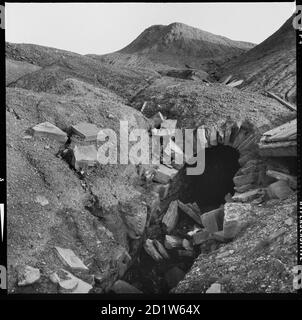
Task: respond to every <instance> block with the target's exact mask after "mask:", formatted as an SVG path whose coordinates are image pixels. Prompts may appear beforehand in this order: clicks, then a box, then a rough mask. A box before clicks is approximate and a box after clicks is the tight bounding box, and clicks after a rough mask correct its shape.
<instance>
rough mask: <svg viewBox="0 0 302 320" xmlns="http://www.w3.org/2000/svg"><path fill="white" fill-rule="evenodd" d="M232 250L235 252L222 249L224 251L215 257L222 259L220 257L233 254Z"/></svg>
mask: <svg viewBox="0 0 302 320" xmlns="http://www.w3.org/2000/svg"><path fill="white" fill-rule="evenodd" d="M234 252H235V251H234V250H228V251H224V252H222V253H219V254H218V255H217V256H216V259H222V258H225V257H228V256H229V255H231V254H233V253H234Z"/></svg>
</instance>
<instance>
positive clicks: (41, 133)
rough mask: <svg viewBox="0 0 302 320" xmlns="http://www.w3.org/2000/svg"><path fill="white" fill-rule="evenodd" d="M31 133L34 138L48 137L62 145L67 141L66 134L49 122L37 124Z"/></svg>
mask: <svg viewBox="0 0 302 320" xmlns="http://www.w3.org/2000/svg"><path fill="white" fill-rule="evenodd" d="M31 131H32V135H33V136H34V137H46V138H49V139H54V140H56V141H58V142H62V143H65V142H66V141H67V134H66V132H64V131H62V130H61V129H59V128H58V127H56V126H55V125H53V124H52V123H50V122H47V121H46V122H43V123H39V124H37V125H36V126H34V127H33V128H32V129H31Z"/></svg>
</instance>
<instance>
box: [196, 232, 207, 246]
mask: <svg viewBox="0 0 302 320" xmlns="http://www.w3.org/2000/svg"><path fill="white" fill-rule="evenodd" d="M209 237H210V232H209V231H207V230H201V231H198V232H196V233H195V234H193V243H194V245H199V244H201V243H203V242H204V241H206V240H208V239H209Z"/></svg>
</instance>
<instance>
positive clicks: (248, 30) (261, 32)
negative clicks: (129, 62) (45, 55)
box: [5, 2, 295, 54]
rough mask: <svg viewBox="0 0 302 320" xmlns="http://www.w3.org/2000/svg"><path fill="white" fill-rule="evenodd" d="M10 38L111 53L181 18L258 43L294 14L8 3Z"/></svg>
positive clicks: (288, 10) (265, 9) (253, 8)
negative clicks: (151, 28)
mask: <svg viewBox="0 0 302 320" xmlns="http://www.w3.org/2000/svg"><path fill="white" fill-rule="evenodd" d="M5 8H6V16H5V24H6V41H9V42H15V43H34V44H40V45H45V46H49V47H55V48H59V49H65V50H69V51H73V52H77V53H82V54H86V53H97V54H103V53H109V52H113V51H116V50H119V49H121V48H123V47H125V46H126V45H128V44H129V43H130V42H131V41H133V40H134V39H135V38H136V37H137V36H138V35H139V34H140V33H141V32H142V31H143V30H144V29H146V28H147V27H149V26H151V25H154V24H164V25H167V24H170V23H172V22H182V23H185V24H188V25H190V26H193V27H196V28H199V29H202V30H206V31H209V32H212V33H214V34H219V35H222V36H226V37H228V38H230V39H233V40H243V41H248V42H254V43H260V42H262V41H263V40H264V39H266V38H267V37H268V36H270V35H271V34H272V33H274V32H275V31H276V30H277V29H278V28H279V27H280V26H281V25H282V24H283V23H284V22H285V21H286V20H287V19H288V18H289V17H290V15H291V14H292V13H293V12H294V8H295V4H294V2H288V3H256V2H255V3H85V4H84V3H6V4H5Z"/></svg>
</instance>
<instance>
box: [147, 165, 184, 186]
mask: <svg viewBox="0 0 302 320" xmlns="http://www.w3.org/2000/svg"><path fill="white" fill-rule="evenodd" d="M177 173H178V171H177V170H176V169H174V168H168V167H167V166H165V165H163V164H160V165H159V168H158V169H157V170H156V171H155V174H154V177H153V181H156V182H159V183H162V184H167V183H169V182H170V180H172V179H173V178H174V177H175V176H176V174H177Z"/></svg>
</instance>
